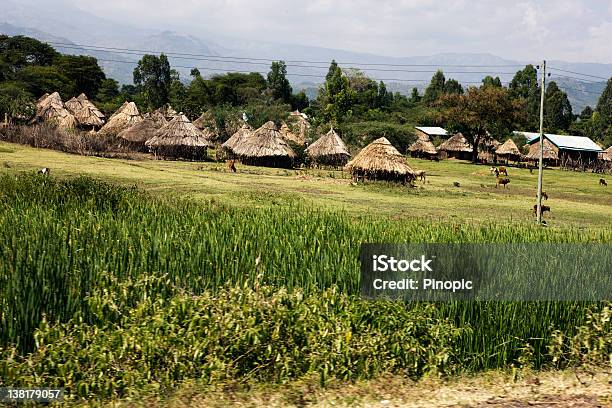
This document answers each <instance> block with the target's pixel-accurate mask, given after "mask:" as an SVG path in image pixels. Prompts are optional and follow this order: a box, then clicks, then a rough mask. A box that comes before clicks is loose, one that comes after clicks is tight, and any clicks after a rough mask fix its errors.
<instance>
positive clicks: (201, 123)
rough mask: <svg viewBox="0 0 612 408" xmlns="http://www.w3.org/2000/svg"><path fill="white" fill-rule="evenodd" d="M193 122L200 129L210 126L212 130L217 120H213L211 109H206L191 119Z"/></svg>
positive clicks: (214, 128) (215, 126)
mask: <svg viewBox="0 0 612 408" xmlns="http://www.w3.org/2000/svg"><path fill="white" fill-rule="evenodd" d="M193 124H194V125H195V127H197V128H198V129H200V130H202V129H205V128H210V129H213V130H216V129H217V122H216V121H215V115H214V113H213V112H212V111H210V110H207V111H206V112H203V113H202V114H201V115H200V117H199V118H197V119H196V120H194V121H193Z"/></svg>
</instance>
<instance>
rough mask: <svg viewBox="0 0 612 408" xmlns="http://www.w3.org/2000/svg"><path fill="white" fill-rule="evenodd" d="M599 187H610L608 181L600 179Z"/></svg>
mask: <svg viewBox="0 0 612 408" xmlns="http://www.w3.org/2000/svg"><path fill="white" fill-rule="evenodd" d="M599 185H600V186H606V187H608V183H606V180H604V179H599Z"/></svg>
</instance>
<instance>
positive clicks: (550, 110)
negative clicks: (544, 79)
mask: <svg viewBox="0 0 612 408" xmlns="http://www.w3.org/2000/svg"><path fill="white" fill-rule="evenodd" d="M544 98H545V103H546V105H545V106H544V125H545V126H546V128H547V129H548V130H549V131H550V132H557V131H559V130H567V129H569V127H570V125H571V124H572V120H573V118H574V116H573V114H572V105H571V104H570V102H569V100H568V99H567V94H566V93H565V92H563V91H562V90H561V89H559V87H558V86H557V84H556V83H555V82H554V81H552V82H550V84H548V87H547V88H546V93H545V94H544Z"/></svg>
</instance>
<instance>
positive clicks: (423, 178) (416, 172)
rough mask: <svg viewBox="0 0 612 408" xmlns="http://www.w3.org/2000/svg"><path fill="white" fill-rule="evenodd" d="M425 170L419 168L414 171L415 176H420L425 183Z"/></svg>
mask: <svg viewBox="0 0 612 408" xmlns="http://www.w3.org/2000/svg"><path fill="white" fill-rule="evenodd" d="M425 176H426V173H425V170H417V171H415V172H414V178H415V179H416V178H419V179H420V180H421V181H422V182H423V183H425Z"/></svg>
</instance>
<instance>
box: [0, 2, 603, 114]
mask: <svg viewBox="0 0 612 408" xmlns="http://www.w3.org/2000/svg"><path fill="white" fill-rule="evenodd" d="M0 9H1V10H3V13H2V14H0V33H2V34H8V35H27V36H30V37H34V38H37V39H39V40H41V41H45V42H48V43H49V44H51V45H52V46H53V47H54V48H56V49H57V50H58V51H60V52H63V53H68V54H87V55H91V56H94V57H96V58H98V60H99V63H100V65H101V66H102V67H103V69H104V71H105V73H106V74H107V76H109V77H111V78H114V79H116V80H118V81H119V82H120V83H131V82H132V72H133V69H134V67H135V65H136V64H135V63H136V61H138V60H139V59H140V58H141V56H142V55H143V54H144V53H146V52H149V53H151V52H155V53H160V52H165V53H166V54H168V56H169V59H170V62H171V64H172V66H173V67H174V68H176V69H177V71H179V73H180V74H181V78H182V79H183V80H187V79H188V78H189V72H190V70H191V68H193V67H197V68H199V69H200V71H201V73H202V74H203V75H214V74H217V73H222V72H228V71H245V72H261V73H265V72H267V70H268V69H269V65H270V62H271V61H272V60H279V59H282V60H285V61H287V71H288V78H289V80H290V81H291V83H292V85H293V87H294V89H297V90H299V89H305V90H308V91H309V92H308V93H309V94H310V96H312V95H313V94H314V93H316V89H317V87H318V86H319V85H320V84H321V83H322V82H323V81H324V77H325V74H326V72H327V69H328V67H329V63H330V61H331V60H332V59H335V60H336V61H338V62H339V63H340V65H341V66H343V67H346V68H349V67H355V68H359V69H361V70H362V71H363V72H364V73H366V74H367V75H368V76H370V77H371V78H375V79H380V80H384V81H385V83H386V84H387V87H388V88H389V89H391V90H393V91H399V92H402V93H406V94H407V93H409V92H410V90H411V89H412V88H413V87H417V88H418V89H420V90H421V91H422V90H423V89H424V88H425V87H426V86H427V83H428V82H429V80H430V78H431V76H432V75H433V73H434V71H435V70H436V69H437V68H438V67H441V68H443V70H444V71H445V75H446V77H447V78H455V79H457V80H458V81H459V82H461V83H462V84H463V85H464V86H467V85H471V84H478V83H480V81H481V79H482V78H483V77H485V76H486V75H492V76H499V77H500V79H501V80H502V82H508V81H510V80H511V79H512V77H513V76H514V73H515V72H516V71H517V70H519V69H522V68H523V67H524V66H525V65H526V64H527V63H533V64H537V62H535V61H517V60H510V59H505V58H502V57H499V56H496V55H493V54H490V53H444V54H434V55H430V56H407V57H389V56H383V55H376V54H374V53H372V54H368V53H358V52H352V51H347V50H339V49H331V48H322V47H312V46H304V45H298V44H283V43H271V42H263V41H252V40H248V39H236V38H232V37H230V36H226V35H222V34H219V33H207V34H206V35H205V38H204V37H203V36H201V35H200V36H195V35H190V34H188V33H179V32H174V31H167V30H159V31H157V30H152V29H143V28H140V27H135V26H130V25H126V24H122V23H117V22H115V21H113V20H111V19H106V18H101V17H98V16H96V15H94V14H91V13H89V12H87V11H85V10H81V9H79V8H77V7H75V6H73V5H71V4H70V3H67V2H64V1H62V0H59V1H57V2H55V4H53V5H48V4H46V3H42V4H41V3H32V2H29V0H25V1H23V0H22V1H19V2H17V1H14V0H0ZM547 64H548V66H549V67H550V71H549V72H550V73H551V76H550V78H549V80H554V81H555V82H557V84H558V85H559V87H560V88H562V89H563V90H564V91H566V92H567V94H568V97H569V99H570V102H571V103H572V107H573V110H574V113H579V112H580V111H581V110H582V109H583V108H584V107H585V106H587V105H591V106H594V105H596V103H597V100H598V98H599V95H600V94H601V92H602V91H603V89H604V87H605V78H610V77H611V76H612V64H599V63H587V62H585V63H574V62H566V61H548V62H547ZM567 71H570V72H567ZM578 73H580V74H582V75H580V74H578ZM581 78H582V79H581Z"/></svg>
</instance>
